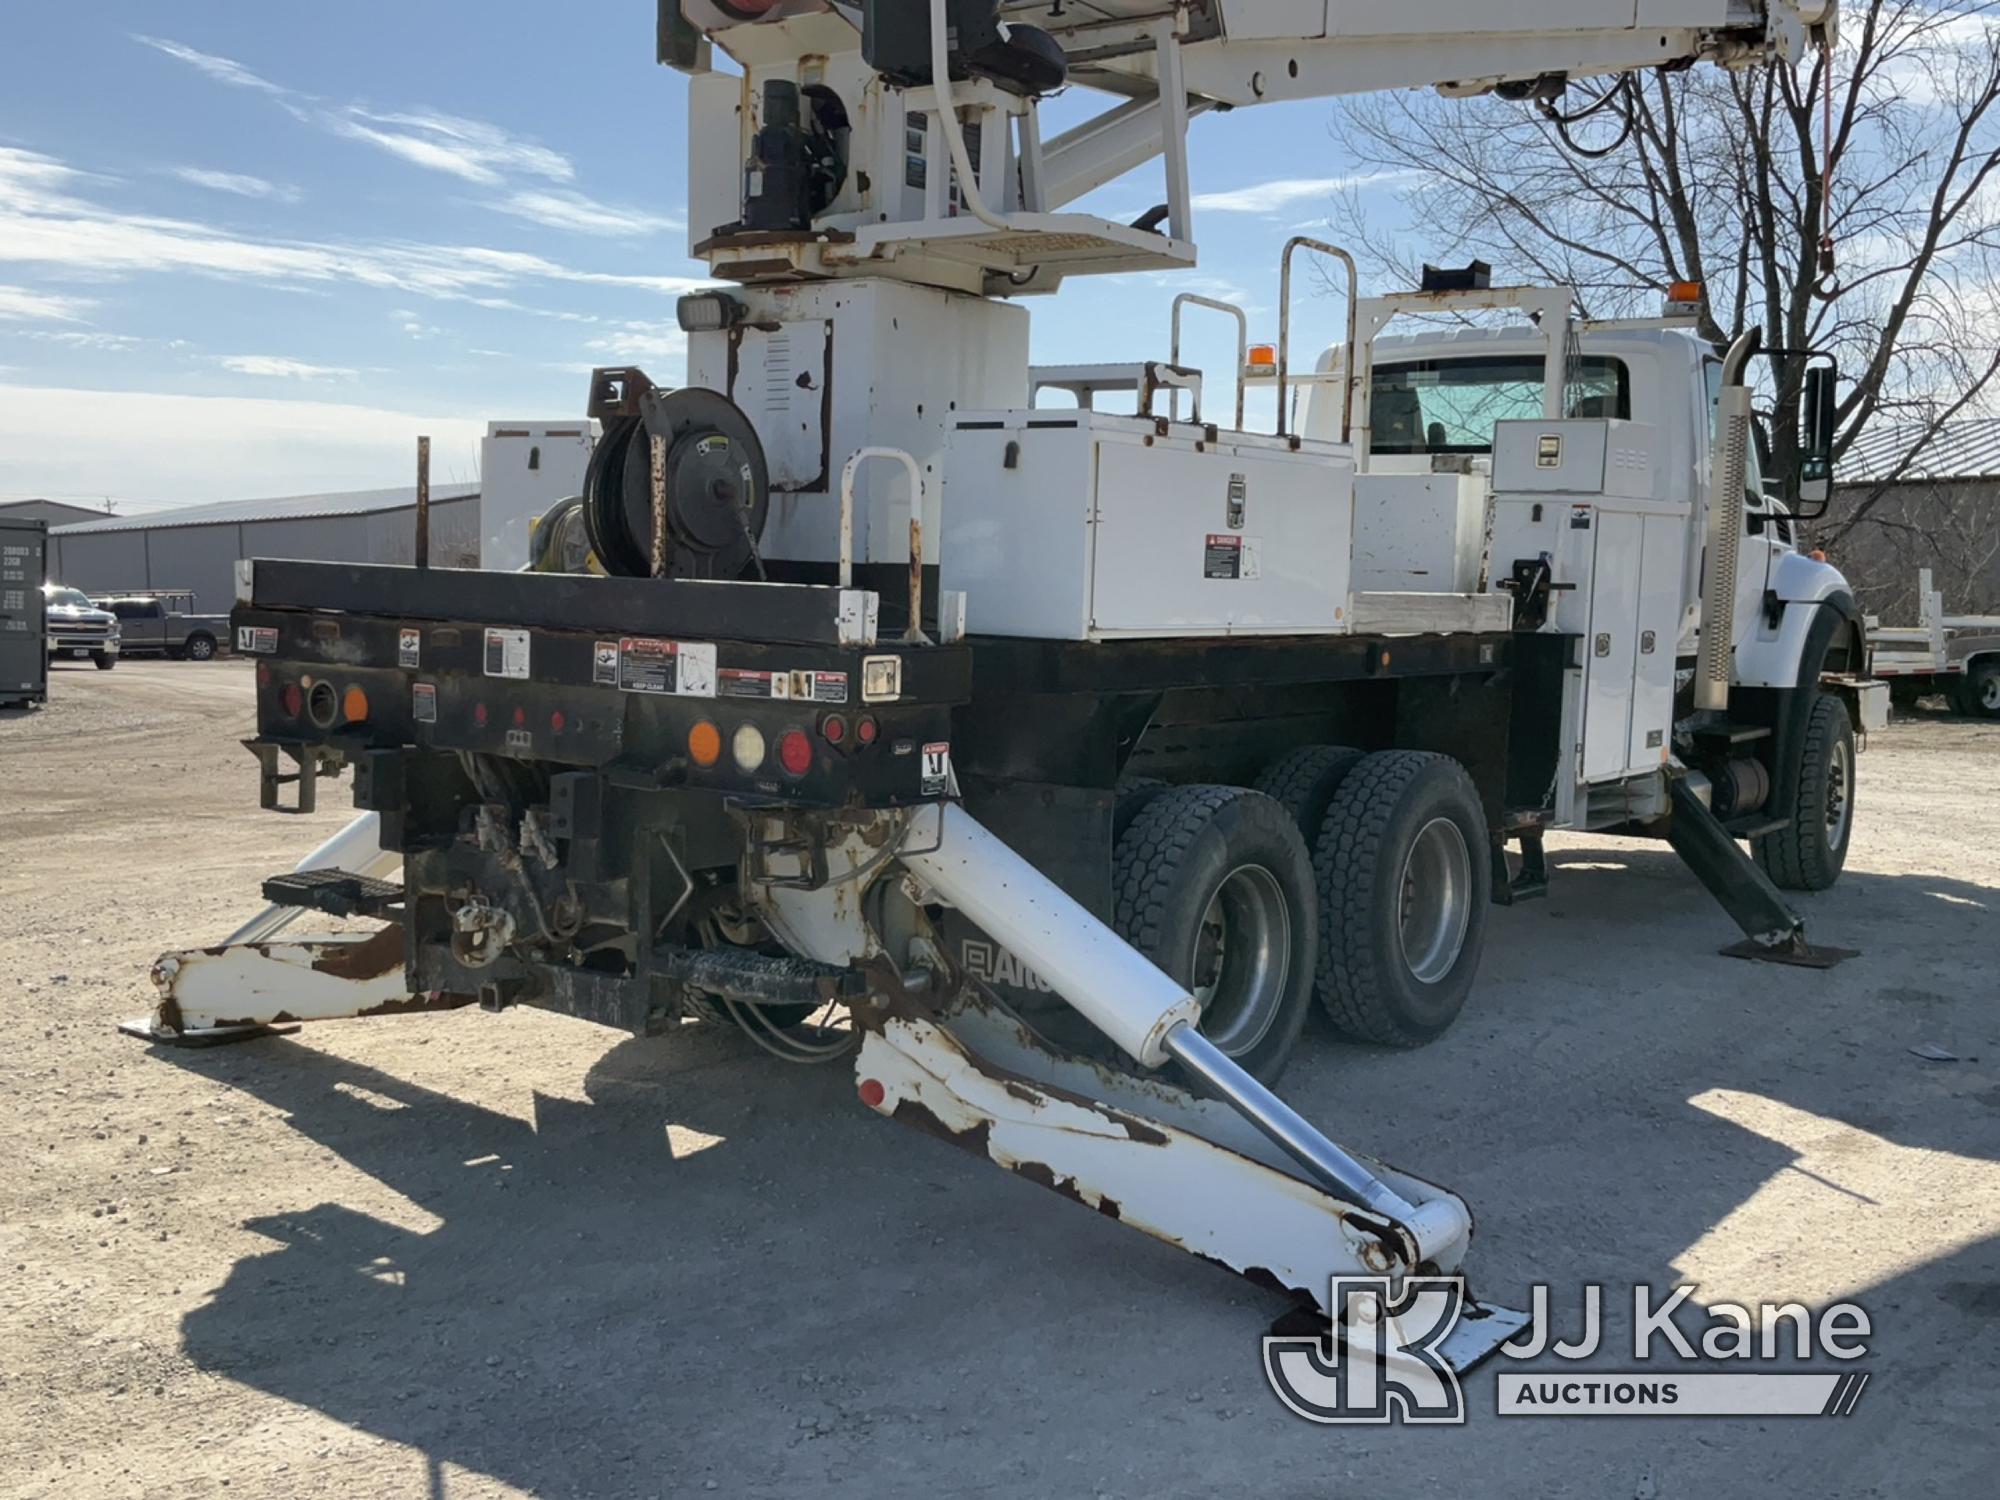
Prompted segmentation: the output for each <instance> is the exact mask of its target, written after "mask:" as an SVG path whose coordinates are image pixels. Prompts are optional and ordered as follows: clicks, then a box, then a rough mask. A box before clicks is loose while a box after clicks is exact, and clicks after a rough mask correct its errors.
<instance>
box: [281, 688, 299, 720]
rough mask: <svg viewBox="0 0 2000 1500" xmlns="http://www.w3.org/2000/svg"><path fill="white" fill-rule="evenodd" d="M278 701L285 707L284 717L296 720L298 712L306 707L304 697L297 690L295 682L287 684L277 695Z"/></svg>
mask: <svg viewBox="0 0 2000 1500" xmlns="http://www.w3.org/2000/svg"><path fill="white" fill-rule="evenodd" d="M278 701H279V702H280V703H282V704H284V706H285V717H287V718H290V719H296V718H297V717H298V716H299V710H300V709H302V708H304V707H305V706H306V695H305V694H304V693H303V692H301V691H300V690H299V685H298V684H297V683H296V682H288V683H286V684H285V686H284V689H283V690H282V691H281V692H280V693H279V694H278Z"/></svg>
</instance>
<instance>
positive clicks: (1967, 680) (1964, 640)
mask: <svg viewBox="0 0 2000 1500" xmlns="http://www.w3.org/2000/svg"><path fill="white" fill-rule="evenodd" d="M1931 584H1932V579H1931V570H1930V569H1929V568H1924V569H1922V570H1920V571H1919V572H1918V574H1917V623H1916V624H1915V625H1910V626H1898V625H1883V624H1881V623H1880V622H1879V621H1876V620H1870V621H1869V622H1868V644H1869V647H1870V653H1869V667H1870V670H1871V672H1872V673H1873V675H1874V676H1876V677H1878V678H1880V679H1881V680H1883V681H1884V682H1886V683H1888V684H1889V693H1890V697H1891V698H1892V699H1893V701H1894V702H1895V703H1896V705H1897V706H1898V707H1904V708H1907V707H1913V706H1915V704H1916V702H1917V700H1918V699H1919V698H1924V697H1928V696H1930V695H1931V694H1934V693H1942V694H1943V695H1944V696H1945V697H1946V698H1947V699H1949V700H1950V702H1951V705H1952V707H1953V708H1955V709H1957V710H1958V712H1960V713H1962V714H1964V715H1966V716H1967V717H1968V718H1973V719H2000V615H1951V614H1946V613H1945V608H1944V595H1943V594H1941V593H1939V592H1938V591H1937V590H1936V589H1935V588H1933V587H1932V586H1931Z"/></svg>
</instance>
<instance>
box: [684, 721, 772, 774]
mask: <svg viewBox="0 0 2000 1500" xmlns="http://www.w3.org/2000/svg"><path fill="white" fill-rule="evenodd" d="M759 758H760V759H761V757H759ZM688 759H689V760H691V761H693V762H694V763H695V764H696V765H698V766H704V767H706V766H712V765H714V764H715V763H716V762H717V761H719V760H721V759H722V731H721V730H720V729H717V728H716V727H715V726H714V725H713V724H711V723H709V722H708V720H706V719H703V720H702V721H701V722H700V723H698V724H696V725H695V726H694V728H692V729H690V730H689V731H688Z"/></svg>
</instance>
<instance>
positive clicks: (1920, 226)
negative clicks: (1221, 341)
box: [1335, 0, 2000, 543]
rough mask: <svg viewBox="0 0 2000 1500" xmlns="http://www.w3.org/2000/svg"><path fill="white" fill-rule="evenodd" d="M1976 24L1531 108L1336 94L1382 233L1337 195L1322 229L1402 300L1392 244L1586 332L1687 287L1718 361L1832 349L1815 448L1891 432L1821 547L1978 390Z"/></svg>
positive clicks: (1638, 78)
mask: <svg viewBox="0 0 2000 1500" xmlns="http://www.w3.org/2000/svg"><path fill="white" fill-rule="evenodd" d="M1996 12H2000V3H1996V0H1961V3H1955V4H1951V5H1949V6H1946V5H1943V4H1940V3H1938V0H1860V3H1856V0H1849V3H1848V4H1847V5H1845V6H1844V7H1843V15H1842V32H1841V36H1840V40H1839V42H1838V45H1837V46H1836V47H1835V48H1834V49H1833V51H1832V53H1831V56H1829V55H1828V54H1827V53H1826V52H1824V51H1819V50H1815V52H1814V53H1813V54H1812V55H1811V56H1810V57H1808V58H1805V59H1801V60H1799V61H1798V62H1796V63H1795V64H1793V65H1792V66H1789V67H1772V68H1760V69H1752V70H1746V71H1740V72H1725V71H1722V70H1718V69H1714V68H1699V69H1692V70H1687V71H1681V72H1665V71H1662V72H1656V73H1653V74H1649V75H1634V76H1632V77H1631V78H1629V79H1627V80H1625V81H1624V82H1622V83H1618V84H1614V85H1612V86H1611V87H1609V88H1606V89H1604V90H1603V91H1602V92H1597V93H1595V94H1593V93H1591V92H1590V91H1589V90H1583V91H1581V92H1582V97H1581V98H1580V99H1579V97H1578V94H1579V90H1576V89H1572V90H1571V92H1570V94H1569V95H1568V96H1567V97H1565V98H1564V99H1563V100H1561V101H1556V102H1546V103H1543V104H1540V105H1537V104H1536V103H1534V102H1532V101H1525V100H1524V101H1508V100H1502V99H1488V100H1481V101H1473V102H1469V103H1468V102H1466V101H1458V100H1449V99H1442V98H1438V97H1435V96H1431V95H1422V94H1396V95H1386V96H1369V97H1364V98H1361V99H1357V100H1354V101H1352V102H1350V103H1347V104H1345V105H1343V106H1342V107H1341V111H1340V115H1339V116H1338V119H1337V124H1336V133H1337V135H1338V137H1339V138H1340V139H1341V140H1342V142H1343V143H1344V145H1345V147H1346V149H1347V151H1348V152H1349V154H1350V155H1351V156H1353V157H1354V158H1356V159H1358V161H1359V162H1361V163H1363V164H1365V165H1367V166H1369V167H1372V168H1374V169H1376V170H1377V171H1378V172H1383V173H1389V174H1394V175H1395V176H1397V177H1399V178H1401V179H1403V180H1404V181H1406V182H1407V190H1406V191H1405V192H1404V193H1403V194H1402V198H1401V201H1402V207H1403V222H1402V223H1400V224H1397V225H1393V226H1392V225H1389V224H1386V223H1384V222H1383V221H1382V220H1380V219H1379V218H1374V217H1371V216H1369V215H1367V214H1365V213H1364V212H1363V211H1362V209H1361V206H1360V200H1359V199H1358V198H1357V197H1353V196H1350V197H1347V198H1344V199H1342V200H1340V202H1339V203H1337V205H1336V210H1335V219H1336V222H1337V224H1338V226H1339V228H1340V230H1341V232H1342V233H1343V234H1344V235H1346V236H1347V237H1348V238H1349V239H1350V240H1352V241H1354V242H1355V243H1356V244H1357V245H1358V247H1360V248H1361V249H1362V250H1363V251H1364V253H1365V254H1366V255H1367V256H1368V258H1369V259H1370V260H1372V261H1373V263H1374V269H1375V270H1377V271H1378V272H1381V273H1385V274H1388V275H1391V276H1394V277H1396V278H1399V279H1400V280H1402V281H1403V283H1404V284H1412V283H1413V279H1414V276H1415V271H1416V268H1415V266H1414V265H1413V264H1411V263H1410V247H1413V246H1414V247H1420V248H1421V252H1422V253H1423V254H1425V255H1427V256H1428V257H1429V258H1431V259H1433V260H1446V259H1465V258H1468V257H1470V256H1475V255H1476V256H1479V257H1481V258H1484V259H1487V260H1490V261H1492V262H1493V263H1494V264H1495V265H1496V266H1497V267H1500V268H1502V269H1503V270H1504V271H1505V272H1506V273H1508V274H1510V275H1511V276H1514V277H1518V278H1521V279H1533V280H1542V281H1549V282H1553V283H1555V284H1558V285H1570V286H1574V287H1575V288H1576V289H1577V291H1578V294H1579V296H1580V298H1581V299H1582V300H1583V302H1584V305H1585V311H1586V313H1588V314H1589V315H1592V316H1600V317H1615V316H1631V315H1634V314H1642V313H1647V312H1654V311H1657V309H1658V304H1659V298H1660V296H1661V294H1662V292H1663V291H1664V289H1665V288H1666V287H1667V285H1668V284H1669V283H1672V282H1675V281H1699V282H1702V283H1704V284H1705V286H1706V287H1707V289H1708V300H1707V305H1706V306H1705V308H1704V309H1703V312H1702V317H1701V322H1700V332H1701V334H1702V336H1703V337H1705V338H1707V339H1709V340H1711V341H1712V342H1714V343H1715V344H1717V345H1718V346H1721V345H1723V344H1725V343H1727V342H1728V341H1729V340H1730V339H1731V338H1732V337H1734V336H1735V335H1736V334H1737V333H1739V332H1740V331H1742V330H1744V329H1747V328H1750V327H1752V326H1758V327H1761V328H1762V330H1763V335H1764V344H1765V346H1766V347H1767V348H1773V349H1792V350H1804V349H1816V350H1824V351H1826V352H1828V353H1831V354H1832V355H1834V356H1835V358H1836V359H1837V360H1838V361H1839V363H1840V366H1841V369H1842V371H1843V374H1844V375H1845V377H1846V379H1847V381H1848V384H1847V385H1846V387H1845V390H1844V393H1843V397H1842V400H1841V403H1840V406H1839V411H1838V439H1837V442H1836V446H1835V453H1836V455H1839V454H1843V453H1845V452H1846V451H1847V449H1848V448H1849V447H1850V446H1852V444H1853V442H1854V440H1855V439H1856V438H1857V437H1858V436H1859V435H1860V434H1861V432H1862V431H1863V430H1864V429H1865V428H1867V427H1868V426H1869V424H1871V423H1893V424H1896V426H1897V429H1898V431H1899V432H1900V433H1901V434H1902V435H1903V436H1902V438H1901V440H1900V441H1899V443H1898V455H1899V461H1898V462H1895V463H1893V464H1891V465H1890V466H1889V467H1888V469H1887V470H1886V471H1885V472H1883V473H1882V475H1881V482H1880V484H1879V485H1877V486H1875V487H1874V488H1873V490H1872V492H1865V493H1863V494H1861V495H1860V496H1859V497H1857V498H1855V499H1853V500H1852V501H1851V502H1849V503H1845V504H1843V505H1842V507H1841V510H1840V512H1839V513H1838V514H1837V515H1834V516H1829V517H1828V520H1827V523H1826V525H1825V526H1824V527H1823V528H1822V529H1821V531H1820V533H1819V534H1820V536H1821V537H1822V538H1823V539H1824V540H1825V541H1827V542H1829V543H1832V542H1837V541H1839V540H1841V539H1842V538H1844V537H1845V536H1846V535H1847V534H1848V533H1849V532H1851V531H1852V530H1853V529H1854V528H1855V527H1856V526H1858V525H1861V524H1863V523H1864V522H1865V521H1867V520H1868V519H1869V517H1870V516H1871V515H1872V514H1873V513H1874V512H1875V511H1876V510H1877V509H1878V507H1879V506H1880V504H1881V501H1882V498H1883V496H1884V494H1886V493H1887V492H1888V490H1889V487H1890V486H1891V485H1893V483H1894V482H1895V481H1896V480H1898V479H1899V478H1901V477H1902V475H1903V473H1904V471H1905V470H1907V469H1908V468H1909V467H1910V466H1911V464H1912V462H1913V461H1914V460H1915V459H1916V457H1917V456H1918V455H1919V454H1921V452H1922V450H1923V448H1924V447H1925V446H1926V445H1927V444H1928V443H1929V441H1930V440H1931V439H1932V438H1933V437H1934V436H1935V434H1936V433H1937V431H1938V430H1939V429H1940V428H1941V427H1942V426H1943V425H1944V424H1945V423H1946V422H1948V421H1950V420H1951V419H1952V418H1953V417H1955V416H1957V415H1959V414H1960V413H1961V412H1965V411H1968V410H1978V409H1981V406H1982V403H1983V399H1984V397H1985V396H1986V395H1987V392H1988V387H1989V386H1990V385H1992V383H1993V382H1994V380H1995V377H1996V375H2000V338H1996V323H2000V283H1996V281H1995V279H1994V272H1995V270H1996V269H2000V260H1996V254H2000V191H1996V189H2000V183H1996V182H1995V181H1994V180H1993V179H1994V176H1995V172H1996V168H2000V26H1997V25H1996V24H1995V23H1996V21H2000V14H1996ZM1829 142H1830V146H1829ZM1829 185H1830V188H1831V206H1830V207H1829ZM1781 368H1783V369H1784V370H1786V371H1787V372H1788V373H1787V374H1786V376H1785V377H1784V378H1781V379H1780V380H1779V381H1778V383H1777V384H1776V386H1775V388H1774V389H1773V391H1772V392H1771V393H1770V396H1771V400H1772V403H1773V411H1772V421H1771V429H1772V438H1773V444H1774V448H1775V452H1774V458H1775V460H1776V461H1777V463H1778V464H1779V465H1781V466H1784V467H1789V466H1790V464H1791V462H1792V461H1793V459H1794V457H1795V455H1796V444H1797V436H1798V403H1799V396H1800V392H1799V379H1798V370H1799V364H1798V363H1797V362H1787V363H1786V365H1785V366H1782V367H1781ZM1996 389H1997V390H2000V388H1996Z"/></svg>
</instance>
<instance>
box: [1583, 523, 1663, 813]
mask: <svg viewBox="0 0 2000 1500" xmlns="http://www.w3.org/2000/svg"><path fill="white" fill-rule="evenodd" d="M1595 530H1596V532H1597V549H1596V550H1597V561H1596V566H1595V568H1594V569H1593V570H1592V571H1593V577H1594V582H1595V585H1596V586H1595V587H1594V588H1593V589H1592V591H1591V606H1590V634H1589V635H1588V636H1587V637H1585V639H1584V643H1583V654H1584V699H1583V779H1584V780H1585V781H1615V780H1617V779H1619V778H1621V777H1623V776H1624V775H1625V774H1626V773H1627V772H1628V771H1629V770H1630V769H1631V767H1630V764H1629V762H1628V759H1627V751H1628V750H1629V748H1630V746H1631V742H1632V690H1633V680H1634V672H1635V667H1636V663H1637V658H1638V651H1639V639H1638V637H1639V599H1638V592H1637V590H1634V589H1632V588H1630V587H1629V586H1628V582H1627V581H1628V580H1631V579H1635V578H1637V577H1638V576H1639V568H1640V560H1641V557H1642V555H1643V552H1644V548H1645V522H1644V520H1643V518H1641V517H1639V516H1636V515H1632V514H1630V513H1628V512H1623V511H1612V510H1599V511H1598V512H1597V516H1596V526H1595ZM1656 764H1657V762H1656Z"/></svg>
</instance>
